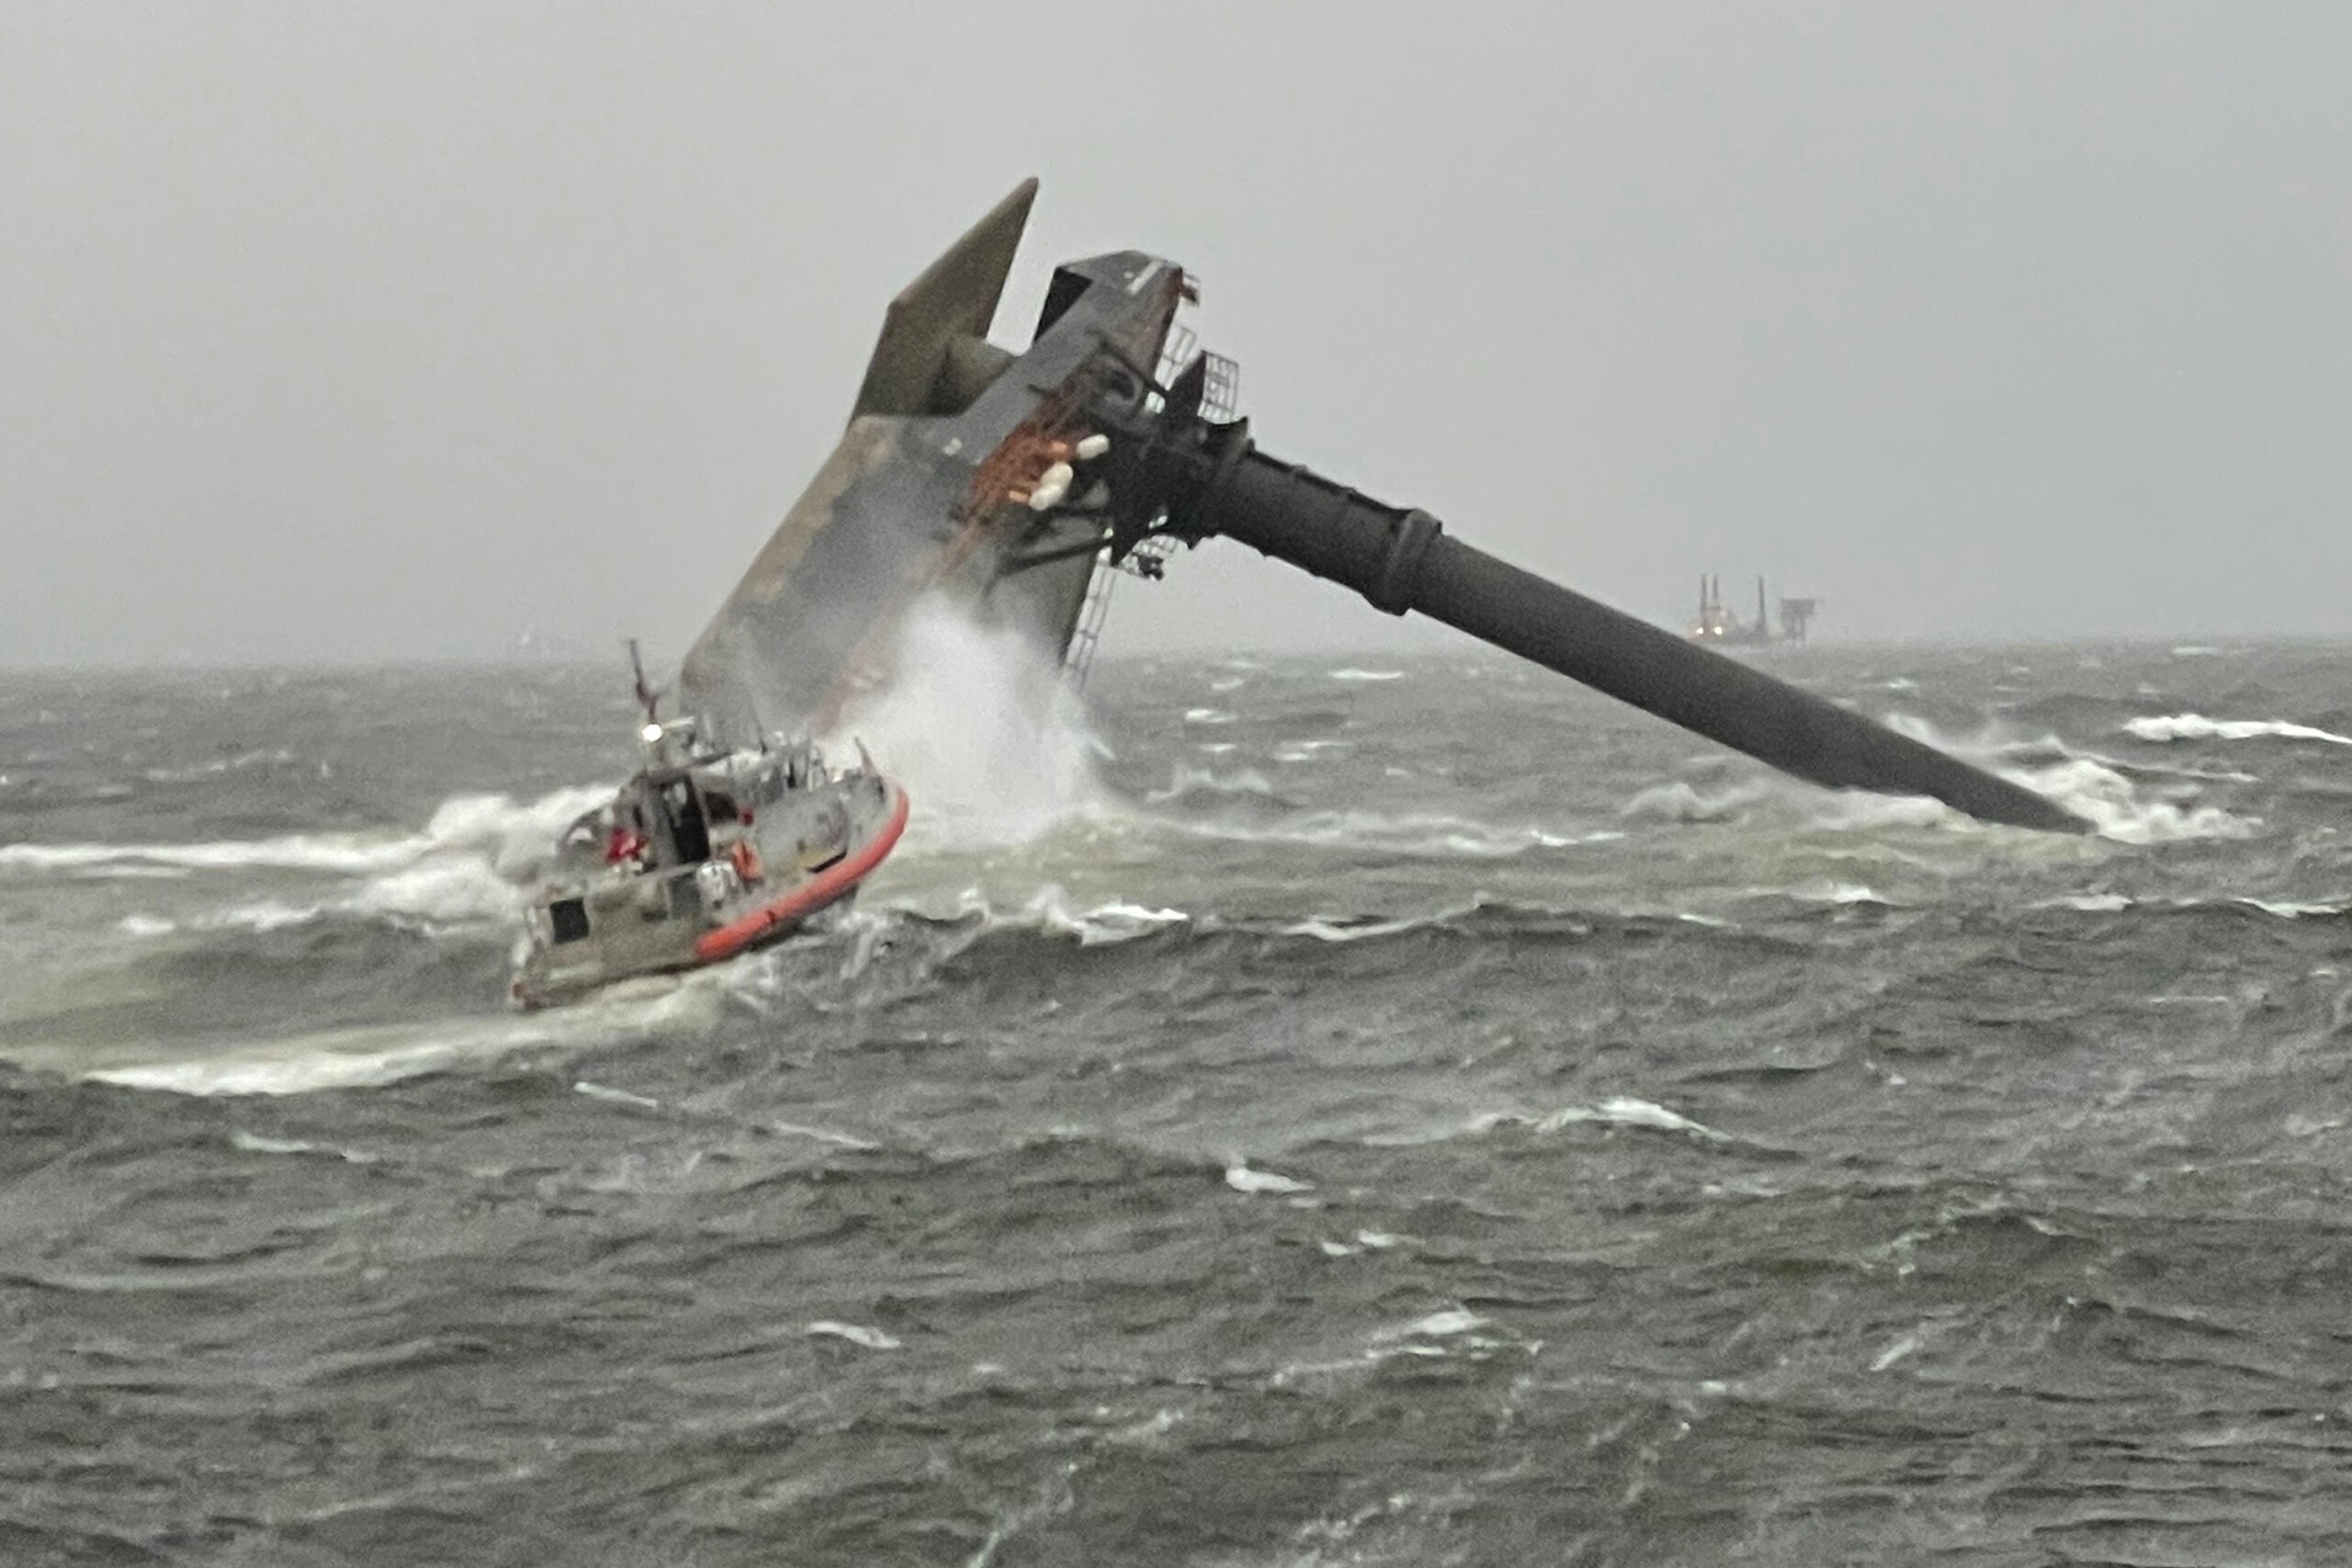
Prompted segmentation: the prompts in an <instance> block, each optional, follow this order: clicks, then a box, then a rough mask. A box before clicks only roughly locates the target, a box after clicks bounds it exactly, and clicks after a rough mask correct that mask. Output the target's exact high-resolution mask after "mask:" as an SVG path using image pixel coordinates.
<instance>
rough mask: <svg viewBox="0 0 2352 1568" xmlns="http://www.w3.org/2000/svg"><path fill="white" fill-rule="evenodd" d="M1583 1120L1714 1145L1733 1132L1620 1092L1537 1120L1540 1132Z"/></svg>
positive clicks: (1569, 1107) (1550, 1131)
mask: <svg viewBox="0 0 2352 1568" xmlns="http://www.w3.org/2000/svg"><path fill="white" fill-rule="evenodd" d="M1576 1122H1602V1123H1604V1124H1607V1125H1611V1126H1618V1127H1643V1128H1647V1129H1649V1130H1651V1131H1653V1132H1659V1133H1684V1134H1689V1135H1690V1136H1691V1137H1694V1138H1699V1139H1702V1140H1703V1141H1705V1142H1707V1143H1712V1144H1724V1143H1729V1142H1731V1137H1730V1134H1725V1133H1719V1132H1717V1131H1715V1129H1713V1127H1710V1126H1708V1125H1706V1124H1705V1123H1704V1122H1693V1121H1692V1120H1691V1118H1689V1117H1688V1116H1682V1115H1678V1114H1677V1113H1675V1112H1674V1111H1668V1109H1667V1108H1666V1107H1665V1106H1663V1105H1658V1104H1655V1103H1653V1102H1651V1101H1649V1100H1636V1099H1634V1097H1632V1096H1631V1095H1617V1096H1614V1097H1612V1098H1611V1099H1609V1100H1603V1101H1601V1102H1600V1104H1599V1105H1569V1106H1564V1107H1562V1108H1561V1109H1560V1110H1557V1111H1552V1112H1551V1113H1549V1114H1548V1115H1545V1116H1543V1117H1540V1118H1538V1119H1537V1120H1536V1122H1535V1123H1534V1125H1535V1130H1536V1131H1537V1132H1539V1133H1555V1132H1558V1131H1559V1130H1560V1129H1561V1128H1563V1127H1566V1126H1569V1125H1571V1124H1573V1123H1576Z"/></svg>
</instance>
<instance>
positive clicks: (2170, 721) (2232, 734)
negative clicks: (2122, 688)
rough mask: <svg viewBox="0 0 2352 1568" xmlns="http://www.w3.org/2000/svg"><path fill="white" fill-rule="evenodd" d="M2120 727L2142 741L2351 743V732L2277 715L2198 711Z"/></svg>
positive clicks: (2332, 744)
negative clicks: (2218, 714)
mask: <svg viewBox="0 0 2352 1568" xmlns="http://www.w3.org/2000/svg"><path fill="white" fill-rule="evenodd" d="M2123 728H2125V729H2128V730H2130V731H2131V733H2132V734H2133V735H2135V736H2137V737H2138V738H2139V739H2143V740H2154V741H2167V740H2262V739H2276V740H2319V741H2324V742H2325V743H2326V744H2328V745H2330V746H2352V735H2338V734H2336V733H2335V731H2334V730H2332V729H2317V728H2312V726H2310V725H2308V724H2290V723H2289V722H2287V721H2286V720H2285V719H2281V718H2207V717H2206V716H2204V715H2203V714H2201V713H2176V714H2164V715H2160V716H2155V717H2153V718H2133V719H2127V720H2125V721H2124V725H2123Z"/></svg>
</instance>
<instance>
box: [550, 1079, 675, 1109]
mask: <svg viewBox="0 0 2352 1568" xmlns="http://www.w3.org/2000/svg"><path fill="white" fill-rule="evenodd" d="M571 1092H572V1093H574V1094H578V1095H585V1096H586V1097H587V1098H588V1099H590V1100H605V1101H606V1102H608V1103H610V1104H613V1105H633V1106H635V1107H637V1108H638V1109H639V1110H640V1111H659V1110H661V1109H662V1102H661V1101H660V1100H650V1099H648V1098H647V1097H646V1096H644V1095H641V1094H632V1093H630V1092H629V1091H628V1089H614V1088H612V1087H611V1086H610V1085H607V1084H600V1083H592V1082H590V1081H589V1080H588V1079H586V1078H582V1079H580V1080H579V1081H577V1082H575V1083H574V1084H573V1085H572V1086H571Z"/></svg>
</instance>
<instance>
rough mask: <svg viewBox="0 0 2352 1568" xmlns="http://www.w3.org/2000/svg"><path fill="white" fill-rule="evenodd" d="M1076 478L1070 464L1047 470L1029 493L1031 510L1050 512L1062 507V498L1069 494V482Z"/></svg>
mask: <svg viewBox="0 0 2352 1568" xmlns="http://www.w3.org/2000/svg"><path fill="white" fill-rule="evenodd" d="M1076 477H1077V476H1075V475H1074V474H1072V473H1071V472H1070V467H1069V464H1068V463H1056V464H1055V465H1054V466H1053V467H1052V468H1047V469H1046V471H1045V473H1044V474H1043V475H1041V476H1040V477H1039V478H1038V480H1037V482H1036V484H1035V486H1033V487H1032V488H1031V490H1030V491H1029V510H1030V511H1032V512H1050V511H1052V510H1053V509H1054V508H1055V507H1057V506H1058V505H1060V504H1061V499H1062V497H1064V496H1066V495H1068V494H1069V481H1070V480H1071V479H1074V478H1076Z"/></svg>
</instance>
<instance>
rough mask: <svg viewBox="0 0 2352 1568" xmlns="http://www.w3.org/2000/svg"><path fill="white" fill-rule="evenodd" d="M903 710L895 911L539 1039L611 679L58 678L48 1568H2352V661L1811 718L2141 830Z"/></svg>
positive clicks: (1313, 721) (937, 635)
mask: <svg viewBox="0 0 2352 1568" xmlns="http://www.w3.org/2000/svg"><path fill="white" fill-rule="evenodd" d="M904 653H905V657H904V658H903V659H902V661H901V662H902V665H903V666H904V667H906V668H909V669H913V670H919V671H922V672H923V675H924V679H922V680H921V681H917V682H908V683H907V684H905V685H904V686H903V687H902V688H901V689H899V690H898V691H896V692H893V693H890V694H886V695H885V696H883V697H881V698H880V699H878V700H876V701H872V702H869V703H868V704H866V705H864V706H862V707H858V708H854V709H853V710H851V711H850V712H849V713H847V714H845V715H844V718H843V722H842V726H841V728H842V735H841V736H839V737H836V738H834V739H833V740H832V742H831V743H832V744H833V745H835V746H836V747H849V748H853V749H854V744H855V743H856V742H857V741H860V740H862V741H863V742H864V743H865V745H866V747H867V748H868V749H869V750H871V751H872V753H873V754H874V757H875V759H876V761H877V762H878V763H880V764H881V765H883V766H884V767H886V768H887V769H888V770H890V771H892V772H893V773H896V774H898V775H899V777H900V778H901V779H902V780H903V781H904V782H905V783H906V784H907V785H908V787H909V789H910V794H911V795H912V796H913V798H914V802H915V813H916V814H915V818H914V823H913V826H912V827H911V828H910V830H909V832H908V835H907V837H906V839H905V840H904V841H903V844H902V847H901V848H900V850H899V852H898V853H897V854H896V855H894V856H893V858H892V859H891V860H890V861H889V862H888V863H887V864H886V865H885V866H884V867H883V869H882V870H881V872H879V873H878V874H876V877H875V878H874V879H873V880H872V881H871V882H870V883H869V884H868V886H867V887H866V889H865V893H864V894H863V896H862V897H861V898H860V900H859V902H858V904H857V906H856V908H854V910H852V911H850V912H849V913H848V914H847V915H846V916H845V917H843V918H842V919H838V920H836V921H834V922H832V923H831V925H830V926H829V927H828V928H827V929H826V930H824V931H820V932H814V933H811V934H809V935H806V936H804V937H801V938H797V939H795V940H793V941H791V942H786V943H785V944H783V945H782V946H780V947H778V948H776V949H774V950H772V951H770V952H767V953H761V954H757V955H753V956H752V957H749V958H746V959H744V960H741V961H739V962H736V963H733V964H727V965H724V966H721V967H718V968H716V969H712V970H707V971H704V972H701V973H698V974H695V975H692V976H683V977H674V978H668V979H661V980H651V981H644V982H637V983H633V984H631V985H629V986H625V987H616V989H615V990H614V991H612V992H610V993H607V994H605V995H603V996H600V997H599V998H595V999H594V1000H593V1001H590V1002H588V1003H585V1004H582V1005H581V1006H578V1007H573V1008H566V1009H559V1010H552V1011H549V1012H546V1013H540V1014H533V1015H527V1016H526V1015H520V1014H516V1013H513V1012H510V1011H508V1010H506V1009H505V1008H504V1006H503V995H504V987H503V981H504V975H505V964H506V956H507V950H508V947H509V945H510V943H511V942H512V939H513V936H514V934H515V919H516V915H515V898H516V896H517V895H516V888H517V886H518V884H519V881H520V880H521V879H522V878H525V877H527V875H528V874H529V873H530V870H531V868H532V866H533V865H534V864H535V863H536V861H537V857H538V856H539V855H540V854H541V853H543V852H544V851H545V848H546V845H547V843H548V841H549V840H551V838H552V836H553V835H554V833H555V832H557V831H558V830H559V829H560V827H561V826H562V824H563V823H564V822H565V821H567V820H568V819H569V818H571V815H573V814H574V813H576V812H577V811H579V810H580V809H582V808H583V807H585V806H586V805H587V804H590V803H592V802H593V801H594V799H596V798H597V796H598V793H599V791H600V790H601V789H604V788H608V787H609V784H610V782H611V781H615V780H617V778H618V777H619V776H620V775H621V774H622V773H625V772H626V771H627V769H628V766H629V763H630V760H631V755H632V752H631V747H630V740H629V734H630V728H631V723H632V704H631V702H630V699H629V694H628V691H627V688H626V682H624V681H619V680H616V679H615V677H614V675H613V673H612V671H607V670H603V669H598V670H574V669H570V668H550V667H536V668H526V667H517V668H511V669H492V668H486V669H478V670H469V671H448V670H441V671H413V670H412V671H399V670H395V671H240V672H222V673H197V674H189V673H181V674H175V675H170V676H151V675H127V674H110V675H103V676H99V675H84V674H58V675H47V676H40V677H25V676H12V677H6V678H0V1056H5V1057H6V1063H7V1064H8V1065H6V1066H0V1113H5V1115H6V1130H7V1136H6V1139H5V1140H0V1170H5V1172H6V1176H5V1179H0V1240H5V1242H6V1255H7V1256H8V1258H10V1259H11V1260H12V1261H11V1262H10V1264H9V1265H8V1267H7V1268H6V1269H0V1399H5V1400H6V1405H5V1408H6V1410H7V1411H8V1412H9V1414H8V1416H7V1419H6V1422H5V1424H0V1433H5V1436H0V1466H5V1468H6V1476H7V1480H8V1493H9V1497H10V1501H9V1503H8V1504H7V1506H6V1508H5V1510H0V1547H5V1548H6V1550H5V1551H0V1556H6V1557H7V1558H8V1560H10V1561H22V1562H191V1563H193V1562H204V1563H211V1562H220V1563H261V1562H269V1563H273V1564H274V1563H285V1562H290V1563H297V1564H304V1565H310V1564H344V1563H350V1564H360V1563H366V1564H371V1565H372V1564H380V1563H388V1562H416V1563H426V1562H433V1563H440V1562H502V1561H515V1562H525V1561H528V1562H538V1561H548V1560H552V1559H555V1558H560V1559H561V1560H563V1561H565V1562H583V1563H613V1564H622V1563H628V1564H641V1563H645V1562H694V1563H698V1564H720V1563H731V1562H743V1563H753V1562H757V1563H769V1562H812V1563H813V1562H842V1563H852V1562H855V1563H866V1562H877V1561H888V1562H939V1563H956V1564H965V1563H971V1562H989V1563H997V1564H1011V1563H1018V1562H1170V1563H1177V1562H1184V1563H1216V1564H1235V1563H1266V1564H1274V1563H1283V1564H1295V1563H1316V1562H1330V1563H1338V1562H1400V1563H1402V1562H1413V1563H1420V1562H1441V1561H1453V1562H1474V1563H1488V1562H1492V1563H1517V1562H1527V1561H1544V1562H1550V1561H1569V1562H1618V1563H1637V1562H1700V1561H1734V1560H1737V1561H1750V1562H1781V1563H1790V1564H1800V1563H1802V1564H1813V1563H1818V1562H1840V1561H1849V1562H1909V1561H1919V1560H1922V1559H1925V1558H1928V1557H1933V1558H1936V1559H1937V1560H1939V1561H1951V1562H1985V1563H2012V1562H2048V1561H2077V1562H2094V1561H2095V1562H2225V1561H2266V1562H2267V1561H2280V1562H2334V1561H2339V1560H2342V1559H2343V1558H2344V1557H2345V1556H2346V1551H2347V1549H2352V1480H2347V1477H2352V1463H2347V1459H2348V1458H2352V1439H2347V1438H2346V1435H2345V1433H2344V1430H2343V1423H2344V1421H2345V1420H2346V1410H2345V1407H2344V1404H2343V1399H2342V1387H2343V1378H2342V1375H2341V1369H2340V1365H2339V1363H2340V1361H2341V1359H2342V1358H2341V1355H2340V1351H2341V1349H2342V1338H2343V1334H2344V1326H2343V1319H2344V1305H2343V1303H2344V1302H2345V1301H2346V1298H2347V1294H2352V1277H2347V1274H2346V1261H2345V1258H2346V1250H2345V1247H2344V1245H2343V1240H2342V1236H2341V1234H2340V1233H2341V1229H2342V1216H2343V1214H2344V1213H2346V1210H2347V1198H2352V1191H2347V1187H2352V1143H2347V1142H2346V1137H2347V1132H2346V1129H2347V1128H2352V1105H2347V1103H2346V1087H2345V1075H2344V1061H2345V1055H2346V1046H2347V1044H2352V913H2347V911H2352V845H2348V844H2347V841H2346V809H2347V805H2352V750H2347V748H2346V745H2344V744H2343V743H2342V742H2343V738H2344V737H2345V736H2346V735H2347V734H2352V710H2347V706H2346V704H2347V702H2348V701H2352V699H2347V698H2346V695H2345V694H2346V691H2348V690H2352V650H2346V649H2333V648H2323V647H2309V646H2278V647H2262V646H2219V647H2211V648H2202V649H2180V650H2175V649H2169V648H2147V647H2141V648H2131V647H2118V648H2066V647H2035V648H2022V649H1966V650H1961V649H1951V650H1939V649H1838V648H1834V647H1831V648H1817V649H1785V650H1781V649H1775V650H1771V651H1770V652H1769V653H1767V654H1765V655H1761V656H1759V657H1761V658H1764V659H1766V660H1768V661H1769V665H1770V668H1771V669H1772V671H1774V672H1775V673H1777V674H1780V675H1781V676H1783V677H1784V678H1788V679H1791V680H1794V681H1797V682H1800V683H1803V684H1804V685H1806V686H1808V687H1810V688H1812V689H1814V690H1816V691H1819V692H1821V693H1822V694H1825V695H1827V696H1829V697H1831V698H1832V699H1834V700H1838V701H1841V702H1848V703H1851V704H1853V705H1856V706H1858V707H1860V709H1861V710H1862V711H1864V712H1867V713H1871V714H1872V715H1875V716H1884V717H1888V718H1890V719H1891V720H1893V721H1894V722H1896V723H1898V724H1899V725H1901V726H1903V727H1905V728H1908V729H1910V730H1911V731H1912V732H1914V733H1917V734H1920V735H1922V736H1924V737H1927V738H1929V739H1934V740H1936V741H1937V742H1938V743H1939V744H1942V745H1945V746H1948V747H1950V748H1951V749H1953V750H1959V751H1961V752H1962V753H1963V754H1966V755H1969V756H1971V757H1973V758H1974V759H1975V760H1977V761H1981V762H1983V763H1984V764H1985V765H1987V766H1991V767H1995V768H1997V769H1999V770H2001V771H2003V772H2005V773H2009V774H2010V775H2011V776H2013V777H2016V778H2018V779H2020V780H2021V781H2023V782H2027V783H2030V784H2033V785H2035V786H2036V787H2039V788H2042V789H2045V790H2047V791H2050V792H2052V794H2055V795H2058V796H2059V797H2060V798H2062V799H2064V801H2065V802H2066V803H2067V804H2068V805H2069V806H2070V807H2073V808H2074V809H2075V810H2077V811H2079V812H2082V813H2084V814H2085V815H2086V816H2089V817H2090V818H2092V819H2093V820H2094V821H2095V822H2097V823H2098V827H2099V829H2100V830H2099V831H2098V833H2097V834H2096V835H2093V836H2089V837H2086V838H2081V839H2065V838H2050V837H2043V836H2037V835H2032V834H2027V833H2021V832H2017V831H2014V830H2009V829H1994V828H1986V827H1984V826H1982V825H1980V824H1977V823H1974V822H1972V821H1970V820H1968V819H1966V818H1960V817H1957V816H1955V815H1953V814H1952V813H1951V812H1949V811H1947V810H1945V809H1944V808H1942V807H1939V806H1937V805H1935V804H1934V803H1932V802H1925V801H1916V800H1889V799H1883V798H1879V797H1869V796H1846V795H1830V794H1826V793H1825V792H1822V791H1819V790H1816V789H1813V788H1810V787H1808V786H1805V785H1802V784H1794V783H1792V782H1790V781H1787V780H1784V779H1781V778H1780V777H1778V776H1776V775H1772V774H1770V773H1765V772H1764V771H1762V770H1760V769H1759V768H1757V767H1755V766H1754V765H1752V764H1749V763H1747V762H1746V761H1744V760H1741V759H1737V758H1735V757H1731V756H1728V755H1727V754H1725V753H1724V752H1722V751H1720V750H1717V749H1714V748H1713V747H1710V746H1708V745H1707V744H1705V743H1704V742H1701V741H1698V740H1695V739H1691V738H1690V737H1687V736H1685V735H1682V734H1681V733H1679V732H1678V731H1675V730H1673V729H1670V728H1666V727H1664V726H1661V725H1658V724H1657V723H1655V722H1653V721H1650V720H1647V719H1645V718H1643V717H1642V716H1638V715H1634V714H1633V713H1631V712H1629V711H1627V710H1625V709H1623V708H1621V707H1618V706H1616V705H1612V704H1610V703H1608V702H1606V701H1605V700H1603V699H1600V698H1598V697H1595V696H1592V695H1590V694H1587V693H1583V692H1581V691H1579V690H1577V689H1576V688H1573V687H1571V686H1569V685H1567V684H1566V683H1564V682H1560V681H1557V680H1555V679H1554V678H1552V677H1550V676H1548V675H1546V674H1544V672H1542V671H1536V670H1533V669H1532V668H1529V667H1525V666H1521V665H1519V664H1515V663H1512V662H1510V661H1507V660H1500V659H1496V658H1488V657H1483V656H1476V657H1473V656H1465V657H1461V658H1445V657H1417V658H1391V657H1388V656H1382V657H1380V658H1378V659H1367V658H1364V657H1362V656H1352V657H1334V658H1322V659H1314V658H1279V659H1275V658H1261V657H1248V658H1239V657H1236V658H1209V659H1203V660H1175V659H1168V660H1128V661H1112V662H1109V663H1106V664H1105V665H1103V666H1102V667H1101V668H1100V669H1099V670H1098V671H1097V673H1096V677H1095V681H1094V683H1093V686H1092V689H1091V691H1090V692H1088V693H1087V694H1086V695H1085V697H1084V699H1083V701H1082V702H1081V701H1079V700H1076V699H1074V698H1071V697H1070V696H1069V695H1068V694H1063V693H1059V692H1058V690H1057V684H1056V680H1055V676H1054V673H1053V671H1050V670H1046V669H1043V668H1041V667H1039V665H1038V664H1037V663H1036V661H1035V660H1034V659H1031V658H1030V657H1028V656H1027V655H1026V654H1025V652H1024V651H1023V649H1021V648H1020V647H1019V646H1018V645H1017V644H1013V643H1010V642H1004V641H1001V640H998V639H997V638H995V637H992V636H990V635H989V634H987V633H984V632H981V631H978V630H975V629H973V628H971V627H969V626H965V625H962V624H960V623H956V622H954V621H948V620H940V621H935V622H934V621H926V622H918V623H916V624H914V625H912V626H910V628H909V633H908V644H907V648H906V649H905V650H904ZM1041 697H1042V698H1043V699H1044V700H1040V699H1041ZM1040 716H1041V717H1040ZM598 781H605V782H604V783H602V784H600V783H599V782H598Z"/></svg>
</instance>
